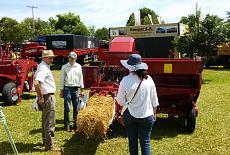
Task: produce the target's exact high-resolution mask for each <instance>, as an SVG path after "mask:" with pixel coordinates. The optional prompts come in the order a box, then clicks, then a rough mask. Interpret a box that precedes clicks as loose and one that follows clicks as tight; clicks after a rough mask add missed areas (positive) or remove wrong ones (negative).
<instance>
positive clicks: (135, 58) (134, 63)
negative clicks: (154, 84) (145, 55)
mask: <svg viewBox="0 0 230 155" xmlns="http://www.w3.org/2000/svg"><path fill="white" fill-rule="evenodd" d="M120 61H121V64H122V65H123V66H124V67H125V68H127V69H128V70H130V71H137V70H139V69H146V70H147V69H148V65H147V64H146V63H144V62H142V61H141V56H140V55H139V54H131V55H130V56H129V58H128V60H120Z"/></svg>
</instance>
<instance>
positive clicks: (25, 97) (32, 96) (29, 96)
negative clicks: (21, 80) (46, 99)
mask: <svg viewBox="0 0 230 155" xmlns="http://www.w3.org/2000/svg"><path fill="white" fill-rule="evenodd" d="M35 97H36V95H35V94H32V93H25V94H22V100H30V99H35ZM18 104H20V103H18ZM16 105H17V104H16ZM0 106H3V107H4V106H14V105H5V104H4V101H3V96H2V95H1V98H0Z"/></svg>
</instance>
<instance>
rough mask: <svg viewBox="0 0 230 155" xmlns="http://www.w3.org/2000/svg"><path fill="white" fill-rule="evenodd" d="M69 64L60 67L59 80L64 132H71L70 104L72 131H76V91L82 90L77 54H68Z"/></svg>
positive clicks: (80, 70) (81, 76) (81, 77)
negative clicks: (62, 104) (71, 122)
mask: <svg viewBox="0 0 230 155" xmlns="http://www.w3.org/2000/svg"><path fill="white" fill-rule="evenodd" d="M68 58H69V62H68V63H67V64H65V65H63V66H62V69H61V79H60V97H61V98H63V97H64V130H65V131H71V128H70V121H69V111H70V104H71V102H72V105H73V121H74V125H73V130H75V131H76V129H77V124H76V121H77V113H78V111H77V106H78V91H79V90H78V89H79V88H81V89H82V88H84V84H83V75H82V67H81V65H80V64H78V63H76V60H77V54H76V53H75V52H70V53H69V55H68Z"/></svg>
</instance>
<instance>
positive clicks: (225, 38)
mask: <svg viewBox="0 0 230 155" xmlns="http://www.w3.org/2000/svg"><path fill="white" fill-rule="evenodd" d="M148 14H150V15H151V18H152V19H151V20H152V22H153V24H159V23H165V22H164V21H159V20H158V17H160V16H159V15H157V14H156V13H155V12H154V11H153V10H151V9H149V8H146V7H144V8H141V9H140V18H141V20H140V21H141V25H149V24H151V22H150V19H149V17H148ZM226 18H227V20H225V21H224V20H223V19H221V18H219V17H218V16H216V15H210V14H207V15H206V16H205V17H204V18H203V19H202V18H201V10H200V9H198V5H197V7H196V11H195V13H194V14H190V15H188V16H187V17H185V16H184V17H181V20H180V22H181V23H184V24H186V25H188V30H187V32H186V33H185V34H184V35H183V36H179V37H178V38H175V40H174V42H173V44H174V47H175V50H176V51H178V52H181V53H182V54H183V53H185V54H187V56H188V57H191V58H192V57H194V56H195V55H199V56H206V57H210V56H211V55H212V54H213V52H215V51H216V50H217V46H218V45H220V44H221V43H223V42H229V40H230V39H229V38H230V11H227V12H226ZM34 23H35V32H34V33H31V30H32V25H33V22H32V18H25V19H24V20H23V21H21V22H18V21H16V20H15V19H12V18H9V17H3V18H1V19H0V37H1V39H2V41H3V42H5V43H13V44H16V45H17V44H20V43H22V42H23V41H25V40H30V39H32V38H34V37H36V36H39V35H47V34H76V35H85V36H95V37H98V38H99V39H101V40H108V39H109V32H108V28H106V27H103V28H100V29H97V30H96V27H95V26H94V25H91V26H88V27H87V26H86V25H85V24H84V23H83V22H82V21H81V19H80V16H79V15H76V14H74V13H72V12H68V13H64V14H58V15H56V18H54V17H50V18H49V19H48V21H43V20H42V19H40V18H38V19H35V21H34ZM134 23H135V19H134V13H132V14H130V16H129V18H128V20H127V23H126V26H133V25H134Z"/></svg>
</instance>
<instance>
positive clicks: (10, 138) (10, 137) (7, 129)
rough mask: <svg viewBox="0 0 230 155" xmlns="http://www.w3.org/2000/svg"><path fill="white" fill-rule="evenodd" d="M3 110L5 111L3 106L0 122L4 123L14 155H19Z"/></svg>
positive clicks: (0, 109)
mask: <svg viewBox="0 0 230 155" xmlns="http://www.w3.org/2000/svg"><path fill="white" fill-rule="evenodd" d="M2 109H3V108H2V106H0V121H1V122H2V125H3V127H4V129H5V131H6V133H7V136H8V138H9V141H10V144H11V147H12V149H13V151H14V154H16V155H19V154H18V150H17V148H16V146H15V143H14V140H13V138H12V135H11V133H10V130H9V128H8V126H7V122H6V119H5V116H4V114H3V111H2Z"/></svg>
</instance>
